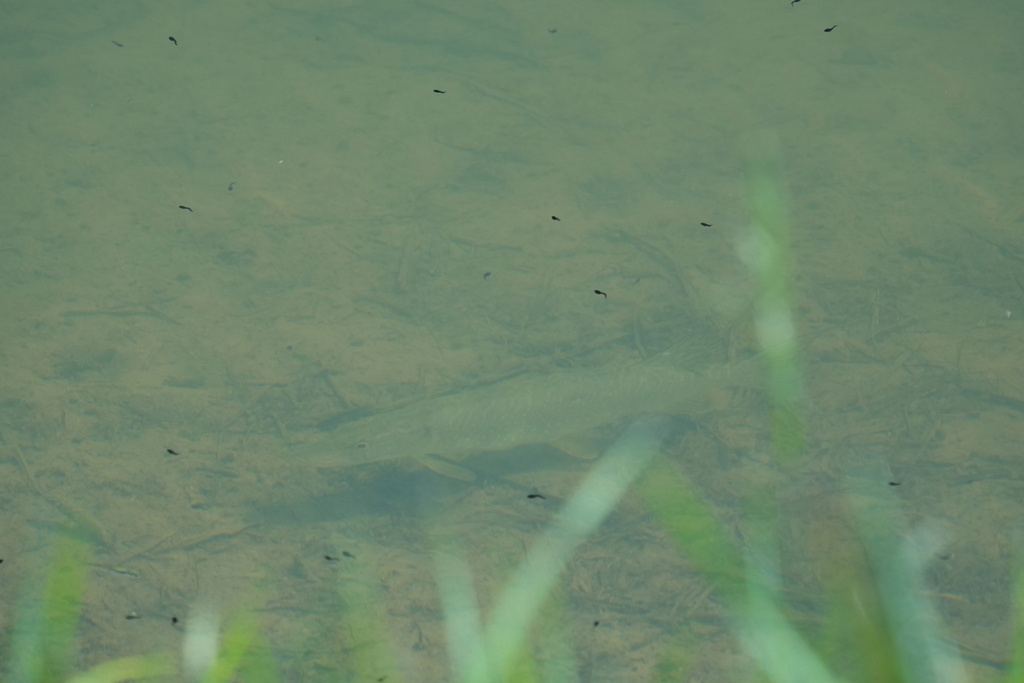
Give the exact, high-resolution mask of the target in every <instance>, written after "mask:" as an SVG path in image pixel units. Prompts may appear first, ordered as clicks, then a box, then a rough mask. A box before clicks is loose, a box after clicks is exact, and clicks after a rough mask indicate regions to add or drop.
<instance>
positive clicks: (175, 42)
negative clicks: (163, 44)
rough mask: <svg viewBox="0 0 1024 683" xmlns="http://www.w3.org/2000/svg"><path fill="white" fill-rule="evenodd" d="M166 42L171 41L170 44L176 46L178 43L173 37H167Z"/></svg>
mask: <svg viewBox="0 0 1024 683" xmlns="http://www.w3.org/2000/svg"><path fill="white" fill-rule="evenodd" d="M167 40H169V41H171V42H172V43H174V44H175V45H177V44H178V41H177V40H175V39H174V36H167Z"/></svg>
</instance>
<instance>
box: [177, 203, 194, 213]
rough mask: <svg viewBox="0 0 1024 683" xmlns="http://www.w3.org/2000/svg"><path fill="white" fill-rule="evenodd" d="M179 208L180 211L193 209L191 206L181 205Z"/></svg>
mask: <svg viewBox="0 0 1024 683" xmlns="http://www.w3.org/2000/svg"><path fill="white" fill-rule="evenodd" d="M178 208H179V209H185V210H186V211H192V207H191V206H185V205H184V204H179V205H178ZM192 213H195V211H192Z"/></svg>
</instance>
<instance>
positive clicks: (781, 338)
mask: <svg viewBox="0 0 1024 683" xmlns="http://www.w3.org/2000/svg"><path fill="white" fill-rule="evenodd" d="M780 160H781V152H780V151H779V146H778V142H777V141H776V140H775V139H774V138H769V137H763V138H761V139H758V140H756V141H754V143H753V144H752V145H751V151H750V161H749V172H748V191H747V195H748V201H749V204H750V214H751V226H750V230H749V231H748V233H747V234H746V235H745V236H743V238H742V239H741V242H740V244H739V252H740V257H741V258H742V259H743V260H744V261H745V262H746V263H747V265H748V267H749V268H750V269H751V271H752V272H753V273H754V276H755V277H756V278H757V292H756V298H755V301H754V327H755V329H756V331H757V337H758V341H759V343H760V345H761V349H762V352H763V357H764V360H765V370H766V390H767V393H768V399H769V402H770V403H771V406H772V409H771V410H772V415H771V425H772V437H773V445H774V448H775V453H776V455H777V457H778V458H779V459H780V464H782V465H784V466H790V465H793V464H795V462H797V461H798V460H799V459H800V458H801V457H802V455H803V451H804V427H803V421H802V420H803V408H804V396H803V376H802V372H801V368H800V357H799V348H798V344H797V334H796V323H795V321H794V319H793V309H794V306H793V294H792V291H791V286H790V283H791V280H792V265H791V262H790V237H789V221H788V216H787V210H786V199H785V193H784V191H783V189H782V184H783V180H782V170H781V161H780Z"/></svg>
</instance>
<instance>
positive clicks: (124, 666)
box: [67, 653, 176, 683]
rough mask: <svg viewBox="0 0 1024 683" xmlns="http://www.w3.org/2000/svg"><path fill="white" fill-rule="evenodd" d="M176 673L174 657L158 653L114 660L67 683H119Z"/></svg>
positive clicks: (98, 665)
mask: <svg viewBox="0 0 1024 683" xmlns="http://www.w3.org/2000/svg"><path fill="white" fill-rule="evenodd" d="M175 672H176V667H175V663H174V657H173V656H172V655H171V654H169V653H157V654H151V655H143V656H139V657H121V658H119V659H112V660H110V661H109V662H103V663H102V664H97V665H96V666H94V667H93V668H91V669H89V670H88V671H86V672H85V673H81V674H78V675H77V676H75V677H73V678H71V679H69V680H68V682H67V683H119V682H120V681H126V680H141V679H144V678H156V677H158V676H170V675H172V674H174V673H175Z"/></svg>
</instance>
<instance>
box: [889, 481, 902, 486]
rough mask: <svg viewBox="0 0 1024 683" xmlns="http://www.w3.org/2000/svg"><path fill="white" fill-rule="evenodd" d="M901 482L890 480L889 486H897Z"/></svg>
mask: <svg viewBox="0 0 1024 683" xmlns="http://www.w3.org/2000/svg"><path fill="white" fill-rule="evenodd" d="M902 483H903V482H902V481H890V482H889V486H899V485H900V484H902Z"/></svg>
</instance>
